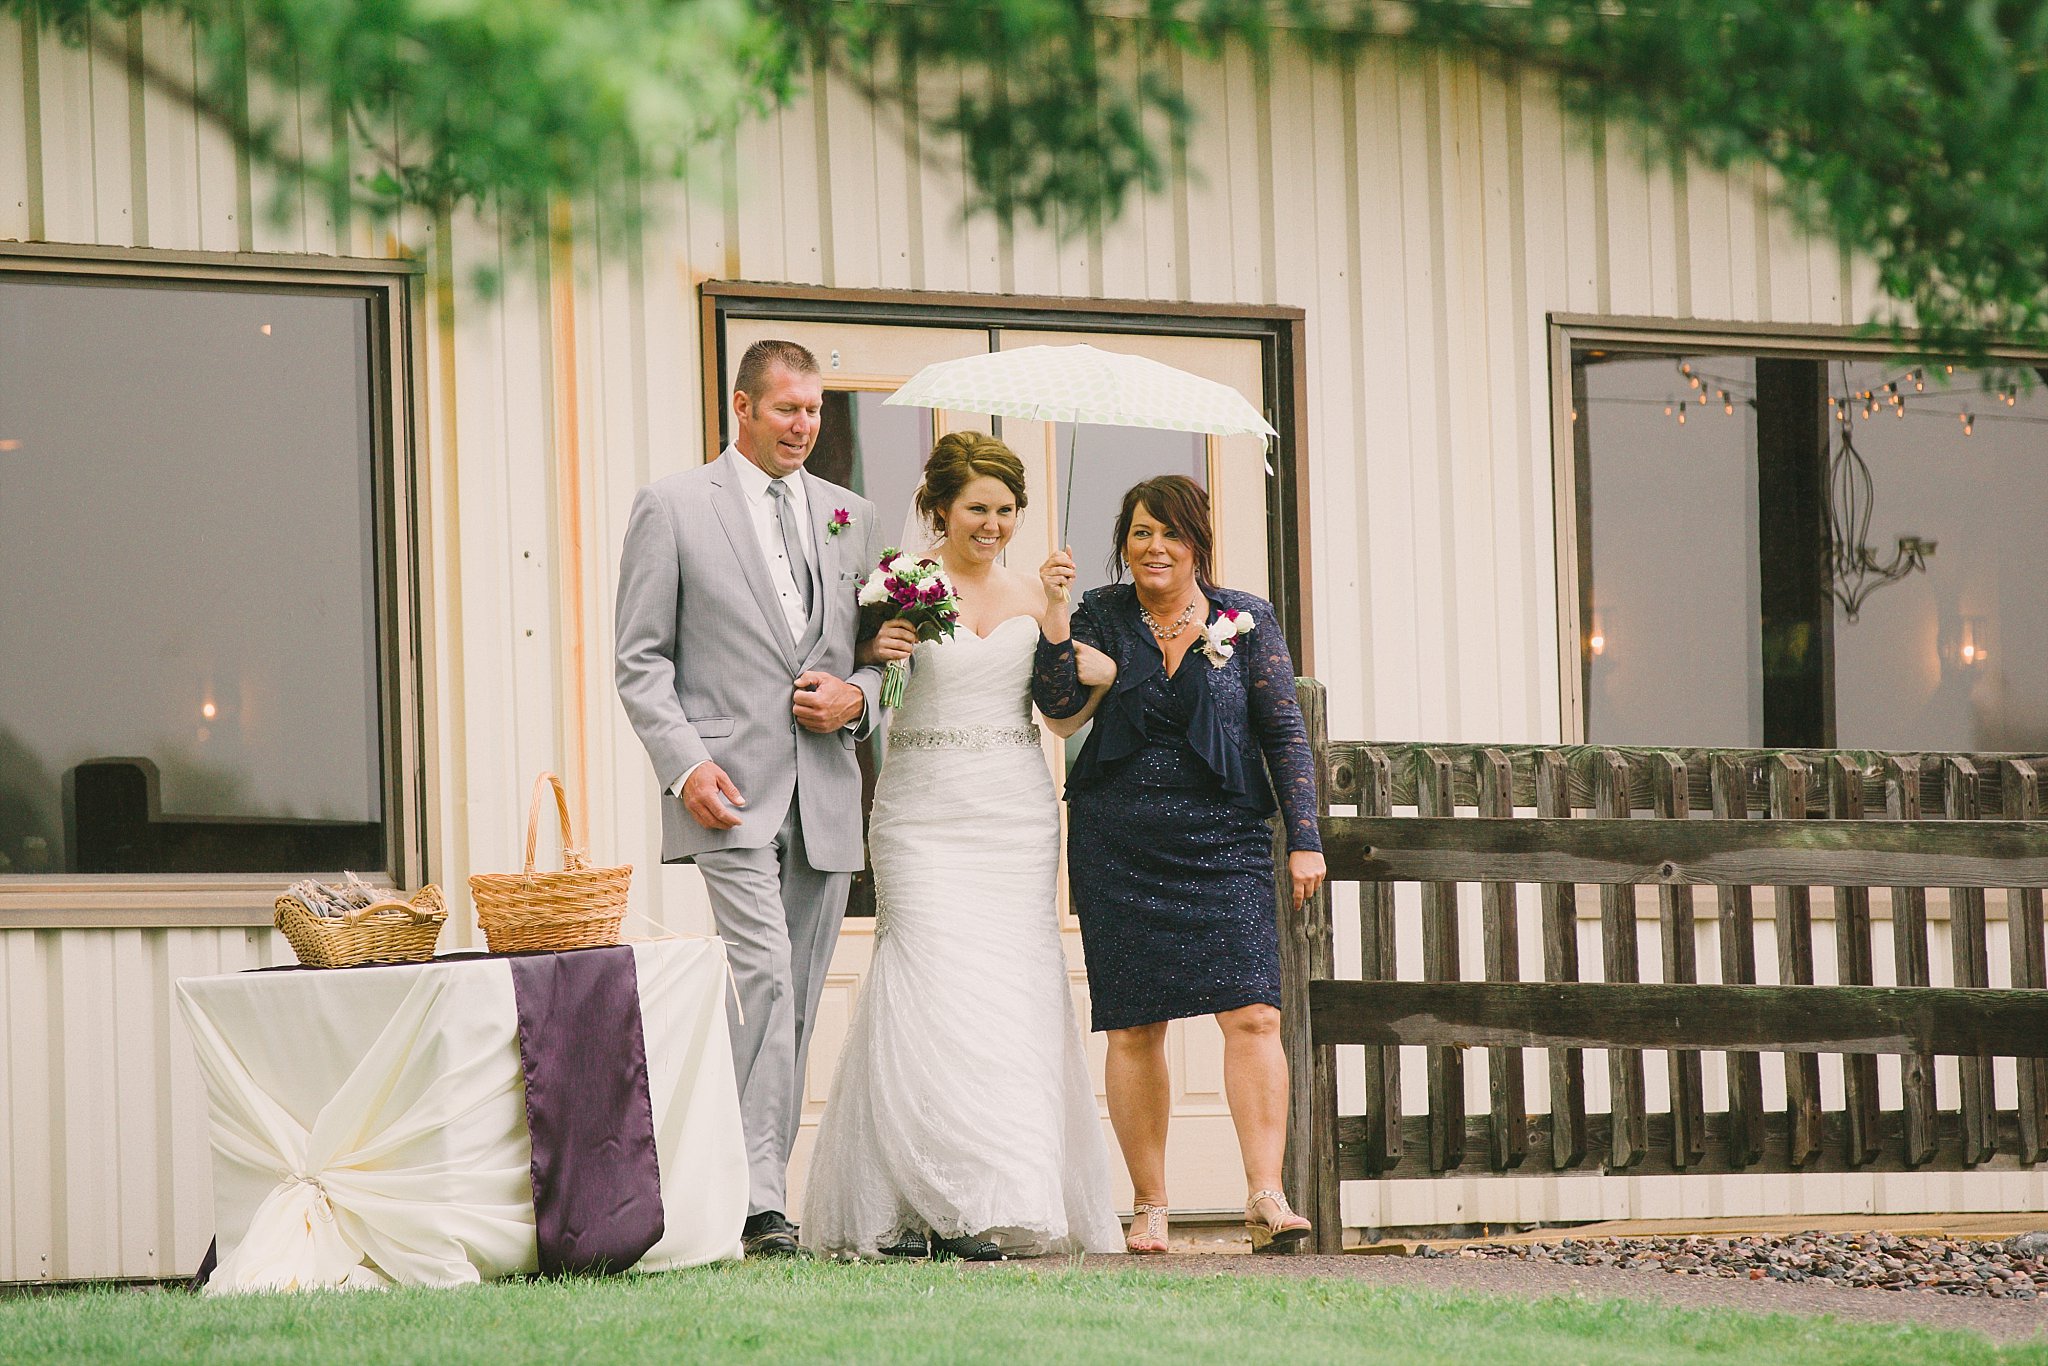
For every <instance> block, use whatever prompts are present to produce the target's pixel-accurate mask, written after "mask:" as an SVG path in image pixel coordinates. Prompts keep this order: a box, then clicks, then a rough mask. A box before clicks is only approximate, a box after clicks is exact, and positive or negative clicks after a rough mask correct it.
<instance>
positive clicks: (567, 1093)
mask: <svg viewBox="0 0 2048 1366" xmlns="http://www.w3.org/2000/svg"><path fill="white" fill-rule="evenodd" d="M508 961H509V964H510V966H511V969H512V994H513V996H514V997H515V999H516V1000H517V1002H518V1009H519V1065H520V1069H521V1070H522V1071H523V1072H524V1073H525V1076H526V1125H527V1129H528V1131H529V1132H530V1133H531V1135H532V1137H533V1218H534V1232H535V1235H536V1236H537V1238H538V1240H539V1243H540V1271H541V1274H542V1275H544V1276H556V1275H562V1274H564V1273H570V1272H589V1271H595V1272H606V1271H624V1270H626V1269H627V1268H628V1267H630V1266H632V1265H633V1264H634V1263H635V1262H637V1261H639V1260H640V1259H641V1257H643V1256H645V1255H646V1253H647V1250H648V1249H649V1248H651V1247H653V1246H654V1245H655V1243H656V1242H658V1241H660V1239H661V1234H662V1229H663V1227H664V1224H663V1219H662V1209H661V1170H660V1167H659V1166H658V1165H657V1163H656V1160H655V1152H654V1106H653V1104H652V1102H651V1101H650V1100H649V1099H648V1095H647V1041H646V1038H645V1036H644V1035H642V1033H641V1030H640V981H639V976H638V974H637V972H636V971H635V969H634V963H633V950H632V949H631V948H629V947H627V946H625V945H618V946H614V947H610V948H601V949H580V950H577V951H575V952H573V953H541V954H532V955H522V956H520V957H515V958H512V959H509V960H508Z"/></svg>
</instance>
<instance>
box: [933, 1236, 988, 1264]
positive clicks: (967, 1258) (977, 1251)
mask: <svg viewBox="0 0 2048 1366" xmlns="http://www.w3.org/2000/svg"><path fill="white" fill-rule="evenodd" d="M932 1256H933V1257H935V1258H938V1259H941V1260H943V1259H945V1258H948V1257H953V1258H957V1259H958V1260H960V1261H963V1262H1000V1261H1001V1260H1003V1250H1002V1249H1001V1248H999V1247H997V1246H996V1245H995V1244H994V1243H992V1242H990V1241H989V1240H988V1239H986V1238H977V1237H975V1236H974V1235H973V1234H971V1233H970V1234H967V1235H964V1236H962V1237H959V1238H941V1237H940V1236H939V1235H938V1234H936V1233H934V1234H933V1235H932Z"/></svg>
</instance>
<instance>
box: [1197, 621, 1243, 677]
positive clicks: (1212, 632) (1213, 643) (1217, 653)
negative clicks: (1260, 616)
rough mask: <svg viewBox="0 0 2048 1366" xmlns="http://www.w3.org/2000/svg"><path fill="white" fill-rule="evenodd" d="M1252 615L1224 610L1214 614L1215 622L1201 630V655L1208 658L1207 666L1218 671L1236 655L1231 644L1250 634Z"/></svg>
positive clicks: (1234, 646)
mask: <svg viewBox="0 0 2048 1366" xmlns="http://www.w3.org/2000/svg"><path fill="white" fill-rule="evenodd" d="M1252 625H1253V623H1252V614H1251V613H1250V612H1239V611H1236V610H1234V609H1231V608H1225V609H1224V610H1223V611H1221V612H1218V613H1217V614H1216V620H1214V621H1212V622H1210V623H1209V624H1208V625H1207V626H1204V627H1203V628H1202V653H1203V654H1205V655H1207V656H1209V666H1210V667H1211V668H1215V669H1220V668H1222V667H1223V666H1224V665H1225V664H1228V663H1229V662H1230V657H1231V656H1232V655H1234V654H1236V653H1237V646H1236V645H1235V644H1233V642H1234V641H1235V640H1236V639H1237V638H1238V637H1239V636H1248V635H1250V634H1251V633H1252Z"/></svg>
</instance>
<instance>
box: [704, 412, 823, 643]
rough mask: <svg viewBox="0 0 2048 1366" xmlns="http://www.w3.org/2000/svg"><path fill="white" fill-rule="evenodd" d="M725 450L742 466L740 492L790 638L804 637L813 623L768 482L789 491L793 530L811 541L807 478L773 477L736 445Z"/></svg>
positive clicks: (740, 470) (807, 541)
mask: <svg viewBox="0 0 2048 1366" xmlns="http://www.w3.org/2000/svg"><path fill="white" fill-rule="evenodd" d="M726 451H727V453H728V454H730V455H731V456H732V460H733V464H734V465H735V466H737V467H738V469H739V475H740V496H741V497H742V498H744V499H745V500H746V504H747V514H748V516H750V517H752V518H753V519H754V538H755V539H756V540H758V541H759V542H760V543H761V558H762V559H764V560H766V561H767V562H768V584H769V586H770V587H771V588H773V589H774V590H775V595H776V597H778V598H779V599H781V602H782V615H783V617H784V618H785V619H786V620H787V621H788V622H789V638H790V640H792V641H799V640H802V639H803V638H804V629H805V628H806V627H807V626H808V625H809V624H810V623H809V621H808V620H807V619H806V618H805V616H804V591H803V589H802V588H801V587H800V586H799V585H798V584H797V581H796V567H795V566H794V565H792V564H791V563H790V562H789V552H788V550H787V548H786V547H784V545H783V544H782V528H781V527H780V526H778V525H776V521H775V499H774V498H773V497H771V496H770V495H769V492H768V485H769V484H771V483H779V484H781V485H782V486H783V488H785V489H787V490H788V491H789V508H788V512H789V515H790V516H791V517H794V518H795V519H796V521H795V523H794V525H793V526H792V527H791V530H792V531H793V532H794V533H795V534H797V535H799V536H801V537H803V538H804V543H805V544H806V545H808V544H810V542H811V540H812V537H811V502H810V499H809V498H807V497H806V496H805V495H804V481H803V480H802V479H799V478H797V477H796V476H795V475H791V476H789V477H788V478H785V479H771V478H770V477H769V475H768V471H766V470H764V469H762V468H761V467H760V466H759V465H756V464H755V463H754V462H753V461H751V460H749V459H747V457H746V456H744V455H741V454H740V453H739V450H738V449H737V448H736V447H732V446H728V447H726ZM812 553H813V554H815V553H816V552H815V551H813V552H812Z"/></svg>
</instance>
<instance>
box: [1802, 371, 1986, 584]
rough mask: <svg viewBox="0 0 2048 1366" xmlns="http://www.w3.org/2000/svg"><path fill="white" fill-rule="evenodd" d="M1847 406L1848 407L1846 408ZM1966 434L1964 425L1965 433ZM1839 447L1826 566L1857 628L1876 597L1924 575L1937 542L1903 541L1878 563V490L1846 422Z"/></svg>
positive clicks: (1831, 471)
mask: <svg viewBox="0 0 2048 1366" xmlns="http://www.w3.org/2000/svg"><path fill="white" fill-rule="evenodd" d="M1842 371H1843V374H1842V382H1843V385H1844V387H1845V388H1846V387H1847V384H1848V367H1847V366H1846V365H1845V366H1843V367H1842ZM1843 406H1844V407H1846V406H1847V404H1846V402H1845V403H1844V405H1843ZM1968 430H1969V428H1968V424H1967V422H1966V423H1965V426H1964V431H1965V432H1966V433H1967V431H1968ZM1838 443H1839V444H1837V445H1836V447H1835V453H1834V455H1833V456H1832V457H1831V458H1830V460H1829V461H1828V566H1829V568H1830V569H1831V570H1832V574H1831V575H1830V578H1829V583H1828V591H1829V592H1830V593H1831V594H1833V595H1834V598H1835V601H1837V602H1839V603H1841V604H1842V611H1843V612H1844V613H1845V614H1847V616H1848V618H1849V620H1850V621H1852V622H1853V621H1855V620H1856V618H1857V615H1858V614H1859V613H1860V612H1861V611H1862V610H1863V604H1864V601H1865V600H1866V599H1868V598H1869V597H1870V595H1871V594H1872V593H1875V592H1876V591H1877V590H1878V589H1880V588H1882V587H1884V586H1885V585H1886V584H1890V583H1897V582H1898V581H1899V580H1900V579H1903V578H1905V577H1906V576H1907V575H1908V574H1912V573H1914V572H1916V571H1924V570H1925V569H1926V568H1927V561H1928V560H1929V559H1930V558H1931V557H1932V556H1933V554H1934V542H1933V541H1930V540H1926V539H1925V538H1923V537H1919V536H1901V537H1899V548H1898V551H1897V552H1896V553H1895V554H1893V556H1892V557H1891V559H1890V560H1887V561H1883V562H1880V561H1879V560H1878V558H1877V552H1876V551H1875V550H1874V549H1872V548H1871V545H1870V513H1871V509H1872V506H1873V505H1874V504H1875V503H1876V501H1877V485H1876V482H1875V481H1874V480H1873V479H1872V478H1871V476H1870V466H1869V464H1868V463H1867V462H1866V461H1865V460H1864V459H1863V453H1862V452H1861V451H1858V450H1857V449H1856V438H1855V434H1854V432H1853V431H1852V430H1851V425H1850V423H1849V422H1848V421H1846V420H1844V421H1843V422H1842V423H1841V426H1840V428H1839V429H1838Z"/></svg>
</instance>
